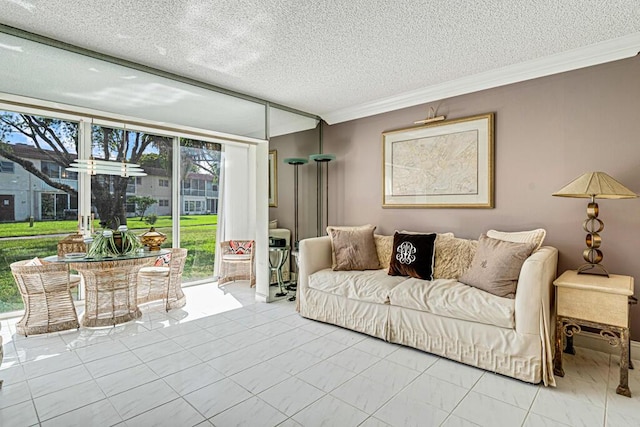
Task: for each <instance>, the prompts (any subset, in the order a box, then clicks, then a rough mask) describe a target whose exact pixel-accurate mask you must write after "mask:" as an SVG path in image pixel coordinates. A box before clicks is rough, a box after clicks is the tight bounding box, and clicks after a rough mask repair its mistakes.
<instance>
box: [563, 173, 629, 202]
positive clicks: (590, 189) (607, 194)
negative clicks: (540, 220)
mask: <svg viewBox="0 0 640 427" xmlns="http://www.w3.org/2000/svg"><path fill="white" fill-rule="evenodd" d="M553 195H554V196H559V197H577V198H586V199H591V198H594V199H632V198H634V197H638V195H637V194H636V193H634V192H633V191H631V190H629V189H628V188H627V187H625V186H624V185H622V184H620V183H619V182H618V181H616V180H615V179H613V178H612V177H610V176H609V175H607V174H606V173H604V172H588V173H585V174H583V175H581V176H579V177H578V178H576V179H574V180H573V181H571V182H570V183H568V184H567V185H565V186H564V187H562V188H561V189H560V190H558V191H557V192H555V193H553Z"/></svg>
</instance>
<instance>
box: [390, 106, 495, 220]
mask: <svg viewBox="0 0 640 427" xmlns="http://www.w3.org/2000/svg"><path fill="white" fill-rule="evenodd" d="M493 120H494V114H493V113H489V114H483V115H479V116H473V117H465V118H462V119H454V120H446V121H442V122H435V123H431V124H428V125H424V126H419V127H412V128H407V129H399V130H394V131H389V132H384V133H383V134H382V144H383V162H384V163H383V172H382V185H383V193H382V194H383V196H382V197H383V200H382V207H384V208H493V161H494V160H493V145H494V140H493V139H494V136H493Z"/></svg>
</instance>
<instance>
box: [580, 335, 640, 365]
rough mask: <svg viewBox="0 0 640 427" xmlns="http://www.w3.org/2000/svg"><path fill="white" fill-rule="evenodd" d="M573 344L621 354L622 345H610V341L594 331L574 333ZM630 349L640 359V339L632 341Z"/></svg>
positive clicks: (633, 357)
mask: <svg viewBox="0 0 640 427" xmlns="http://www.w3.org/2000/svg"><path fill="white" fill-rule="evenodd" d="M573 344H574V345H575V346H577V347H584V348H588V349H590V350H595V351H601V352H603V353H611V354H620V347H618V346H616V347H614V346H612V345H609V343H608V341H606V340H604V339H603V338H602V337H601V336H600V335H598V334H594V333H593V332H586V331H582V332H580V333H579V334H577V335H574V336H573ZM629 351H630V352H631V358H632V359H636V360H638V359H640V341H631V346H630V347H629Z"/></svg>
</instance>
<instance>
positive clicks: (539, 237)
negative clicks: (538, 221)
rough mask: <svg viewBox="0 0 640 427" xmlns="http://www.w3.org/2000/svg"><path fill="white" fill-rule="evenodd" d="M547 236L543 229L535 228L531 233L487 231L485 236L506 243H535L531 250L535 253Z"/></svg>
mask: <svg viewBox="0 0 640 427" xmlns="http://www.w3.org/2000/svg"><path fill="white" fill-rule="evenodd" d="M546 235H547V232H546V230H545V229H544V228H537V229H535V230H531V231H513V232H506V231H497V230H489V231H487V236H488V237H491V238H492V239H498V240H504V241H506V242H514V243H535V244H536V246H535V248H534V249H533V250H534V251H537V250H538V249H540V246H542V242H544V238H545V236H546Z"/></svg>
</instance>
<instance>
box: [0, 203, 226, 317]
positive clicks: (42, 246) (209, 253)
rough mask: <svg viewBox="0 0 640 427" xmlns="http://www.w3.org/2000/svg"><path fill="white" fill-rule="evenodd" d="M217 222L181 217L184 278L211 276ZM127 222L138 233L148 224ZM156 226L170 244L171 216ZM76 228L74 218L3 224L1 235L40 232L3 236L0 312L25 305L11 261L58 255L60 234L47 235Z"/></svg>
mask: <svg viewBox="0 0 640 427" xmlns="http://www.w3.org/2000/svg"><path fill="white" fill-rule="evenodd" d="M217 224H218V217H217V215H197V216H181V217H180V235H181V247H183V248H185V249H188V251H189V253H188V255H187V260H186V262H185V268H184V273H183V280H184V281H185V282H187V281H193V280H198V279H203V278H207V277H211V276H212V274H213V260H214V256H215V247H216V230H217V227H218V225H217ZM127 225H128V226H129V228H130V229H132V230H140V233H136V234H142V232H143V230H146V229H148V228H149V225H147V224H145V223H144V221H140V220H139V219H138V218H129V220H128V221H127ZM154 227H155V228H156V230H158V231H161V232H163V233H165V234H167V241H166V242H165V243H164V244H163V245H162V247H164V248H170V247H171V243H172V232H171V217H168V216H166V217H159V218H158V221H157V222H156V223H155V224H154ZM8 230H11V231H8ZM76 230H77V222H75V221H51V222H42V223H36V224H34V227H33V228H31V227H29V224H28V223H18V224H15V223H11V224H0V236H1V237H9V236H11V237H14V236H15V237H18V236H34V235H38V237H37V238H23V239H0V312H5V311H12V310H20V309H22V308H23V304H22V298H21V297H20V293H19V291H18V288H17V286H16V284H15V281H14V279H13V276H12V275H11V269H10V267H9V265H10V264H11V263H12V262H15V261H20V260H23V259H29V258H33V257H36V256H39V257H45V256H48V255H55V254H56V252H57V245H58V241H60V240H61V237H60V236H49V237H47V234H70V233H73V232H75V231H76ZM27 231H30V233H27Z"/></svg>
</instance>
